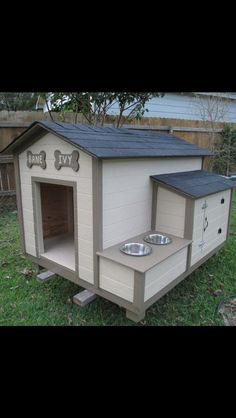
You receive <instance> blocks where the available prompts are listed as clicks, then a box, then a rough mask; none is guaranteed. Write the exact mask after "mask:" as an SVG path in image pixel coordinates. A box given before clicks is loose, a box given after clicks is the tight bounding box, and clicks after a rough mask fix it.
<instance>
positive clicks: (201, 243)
mask: <svg viewBox="0 0 236 418" xmlns="http://www.w3.org/2000/svg"><path fill="white" fill-rule="evenodd" d="M203 245H205V241H203V240H202V241H200V242H199V244H198V246H199V247H200V248H202V247H203Z"/></svg>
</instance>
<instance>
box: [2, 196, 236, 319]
mask: <svg viewBox="0 0 236 418" xmlns="http://www.w3.org/2000/svg"><path fill="white" fill-rule="evenodd" d="M235 249H236V193H234V202H233V215H232V222H231V236H230V239H229V241H228V242H227V243H226V244H225V247H224V248H223V249H222V250H221V251H220V252H219V253H218V255H216V256H214V257H212V258H211V259H210V260H209V261H208V262H206V263H205V264H204V265H202V266H201V267H200V268H199V269H198V270H196V271H195V272H194V273H193V274H192V275H191V276H188V278H186V280H184V281H183V282H181V283H180V284H179V285H178V286H176V287H175V288H174V289H173V290H172V291H170V292H169V293H168V294H167V295H165V296H163V297H162V298H161V299H160V300H159V301H158V302H156V303H155V304H154V305H152V306H151V307H150V308H149V309H148V310H147V311H146V317H145V319H144V320H143V321H142V322H141V323H139V324H134V323H133V322H131V321H129V320H128V319H127V318H126V316H125V309H123V308H120V307H118V306H117V305H115V304H113V303H111V302H109V301H107V300H105V299H102V298H97V299H96V300H95V301H94V302H92V303H91V304H90V305H88V306H87V307H85V308H83V309H80V308H78V307H76V306H75V305H73V304H72V303H71V297H72V296H73V295H74V294H76V293H78V291H79V289H80V288H79V287H78V286H77V285H75V284H73V283H71V282H69V281H67V280H65V279H63V278H60V277H58V278H56V279H54V280H52V281H51V282H48V283H44V284H42V283H39V282H38V281H37V280H36V279H35V274H36V273H35V265H34V264H32V263H31V262H30V261H28V260H26V259H25V258H24V256H23V255H22V251H21V249H20V242H19V225H18V221H17V215H16V213H14V212H13V213H9V214H6V215H1V218H0V325H81V326H84V325H86V326H91V325H135V326H143V325H192V326H199V325H201V326H202V325H209V326H212V325H224V323H223V320H222V318H221V316H220V315H219V314H218V312H217V307H218V305H219V303H220V301H221V300H223V299H225V298H227V297H229V296H230V295H234V294H236V257H235ZM24 269H27V271H26V270H25V272H28V273H29V274H28V275H25V274H23V273H22V271H24Z"/></svg>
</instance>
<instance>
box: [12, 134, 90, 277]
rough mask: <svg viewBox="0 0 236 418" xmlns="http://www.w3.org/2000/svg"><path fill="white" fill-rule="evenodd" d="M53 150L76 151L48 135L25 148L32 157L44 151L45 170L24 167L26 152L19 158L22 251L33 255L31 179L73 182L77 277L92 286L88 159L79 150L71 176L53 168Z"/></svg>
mask: <svg viewBox="0 0 236 418" xmlns="http://www.w3.org/2000/svg"><path fill="white" fill-rule="evenodd" d="M56 149H59V150H60V151H61V152H62V153H65V154H67V153H68V154H70V153H71V152H72V151H73V150H74V149H76V148H75V147H73V146H71V145H70V144H67V143H66V142H65V141H63V140H61V139H60V138H58V137H57V136H55V135H53V134H51V133H48V134H46V135H45V136H44V137H43V138H41V139H39V140H38V141H37V142H36V143H35V144H33V145H31V146H30V147H29V148H28V150H30V151H31V152H32V153H35V154H37V153H39V152H40V151H42V150H44V151H45V152H46V162H47V168H46V169H45V170H43V169H42V168H41V167H39V166H32V168H30V169H29V168H28V167H27V165H26V153H27V150H25V151H24V152H22V153H21V154H20V155H19V165H20V176H21V192H22V206H23V219H24V234H25V243H26V252H27V253H28V254H31V255H33V256H36V243H35V232H34V223H33V200H32V186H31V177H41V178H42V180H43V178H52V179H57V180H65V181H73V182H76V183H77V196H76V198H77V206H78V215H77V216H78V225H75V228H76V227H77V228H78V246H79V254H78V259H79V277H80V278H81V279H83V280H86V281H88V282H90V283H93V281H94V279H93V226H92V225H93V223H92V221H93V216H92V158H91V157H90V156H88V155H87V154H85V153H84V152H83V151H80V157H79V164H80V169H79V171H78V172H76V173H75V172H74V171H73V170H72V168H70V167H62V168H61V170H60V171H58V170H56V169H55V167H54V161H55V159H54V151H55V150H56Z"/></svg>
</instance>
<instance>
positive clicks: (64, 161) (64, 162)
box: [54, 150, 79, 171]
mask: <svg viewBox="0 0 236 418" xmlns="http://www.w3.org/2000/svg"><path fill="white" fill-rule="evenodd" d="M54 156H55V163H54V165H55V168H56V169H57V170H60V168H61V167H71V168H72V169H73V170H74V171H78V170H79V163H78V159H79V151H73V152H72V153H71V154H62V153H61V151H58V150H56V151H55V152H54Z"/></svg>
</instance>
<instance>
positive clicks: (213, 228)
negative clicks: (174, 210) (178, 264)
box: [191, 190, 231, 266]
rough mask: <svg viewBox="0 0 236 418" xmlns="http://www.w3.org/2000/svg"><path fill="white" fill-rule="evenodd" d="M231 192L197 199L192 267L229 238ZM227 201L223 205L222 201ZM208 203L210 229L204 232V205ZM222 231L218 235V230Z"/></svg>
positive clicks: (207, 214)
mask: <svg viewBox="0 0 236 418" xmlns="http://www.w3.org/2000/svg"><path fill="white" fill-rule="evenodd" d="M230 192H231V191H230V190H226V191H224V192H221V193H215V194H214V195H212V196H207V197H206V198H203V199H197V200H196V202H195V210H194V226H193V228H194V229H193V244H192V255H191V266H192V265H194V264H195V263H197V262H198V261H199V260H200V259H201V258H203V257H205V256H206V255H207V254H208V253H209V252H211V251H212V250H214V248H216V247H218V245H220V244H222V243H223V242H224V241H225V240H226V237H227V226H228V217H229V206H230ZM222 198H224V199H225V203H224V204H221V199H222ZM204 202H206V203H207V205H208V206H207V208H206V211H205V216H207V219H208V227H207V228H206V231H205V232H203V221H204V219H203V218H204V210H203V209H202V205H203V204H204ZM219 228H221V229H222V233H221V234H218V229H219ZM202 240H203V241H204V242H205V244H204V246H203V247H202V248H201V247H199V243H200V242H201V241H202Z"/></svg>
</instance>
